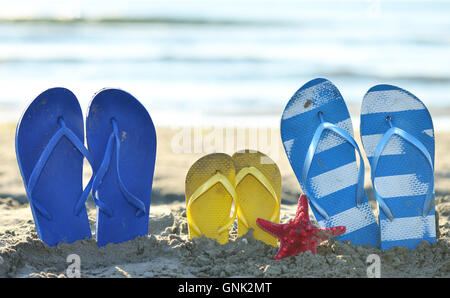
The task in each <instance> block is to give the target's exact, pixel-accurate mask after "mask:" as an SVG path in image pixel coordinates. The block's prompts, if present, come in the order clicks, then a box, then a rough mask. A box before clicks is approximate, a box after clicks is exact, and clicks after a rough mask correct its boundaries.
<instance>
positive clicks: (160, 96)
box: [0, 0, 450, 130]
mask: <svg viewBox="0 0 450 298" xmlns="http://www.w3.org/2000/svg"><path fill="white" fill-rule="evenodd" d="M0 7H1V8H0V122H9V121H17V120H18V119H19V117H20V114H21V112H22V110H23V109H24V108H26V106H27V104H28V103H29V102H30V101H31V100H33V99H34V98H35V97H36V96H37V95H38V94H39V93H41V92H42V91H44V90H46V89H48V88H51V87H57V86H58V87H66V88H69V89H70V90H72V91H73V92H74V93H75V95H76V96H77V97H78V99H79V101H80V104H81V106H82V109H83V110H84V112H86V110H87V107H88V104H89V101H90V99H91V98H92V96H93V95H94V94H95V92H97V91H99V90H100V89H102V88H105V87H114V88H121V89H124V90H126V91H128V92H130V93H131V94H133V95H134V96H135V97H136V98H138V99H139V100H140V101H141V102H142V103H143V104H144V105H145V107H146V108H147V109H148V111H149V112H150V114H151V116H152V118H153V120H154V122H155V124H156V125H161V126H184V125H202V126H214V125H225V126H265V127H277V126H278V125H279V121H280V117H281V112H282V111H283V109H284V106H285V105H286V103H287V101H288V100H289V99H290V97H291V96H292V95H293V94H294V93H295V91H296V90H297V89H298V88H300V87H301V86H302V85H303V84H304V83H306V82H307V81H309V80H311V79H313V78H316V77H325V78H328V79H330V80H331V81H332V82H333V83H335V84H336V86H337V87H338V88H339V89H340V91H341V93H342V95H343V97H344V98H345V100H346V102H347V103H348V106H349V109H350V111H351V113H352V116H353V119H354V120H355V123H354V126H355V128H357V127H358V124H357V121H358V113H359V108H360V104H361V101H362V98H363V96H364V94H365V92H366V91H367V90H368V89H369V88H370V87H372V86H373V85H375V84H379V83H388V84H393V85H397V86H399V87H402V88H405V89H407V90H409V91H411V92H412V93H414V94H415V95H417V96H418V97H419V98H420V99H421V100H422V101H423V102H424V103H425V104H426V105H427V106H428V108H429V109H430V111H431V113H432V115H433V118H434V120H435V128H436V129H444V130H450V2H449V1H400V0H397V1H392V0H361V1H358V0H346V1H339V0H328V1H325V0H311V1H300V0H299V1H294V0H273V1H267V0H260V1H256V0H240V1H238V0H226V1H225V0H213V1H212V0H209V1H207V0H196V1H187V0H185V1H182V0H163V1H143V0H141V1H139V0H128V1H114V0H109V1H105V0H96V1H88V0H85V1H61V0H59V1H49V0H47V1H46V0H29V1H26V0H14V1H13V0H11V1H9V0H8V1H5V0H0Z"/></svg>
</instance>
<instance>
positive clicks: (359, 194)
mask: <svg viewBox="0 0 450 298" xmlns="http://www.w3.org/2000/svg"><path fill="white" fill-rule="evenodd" d="M319 118H320V122H321V123H320V125H319V126H318V127H317V129H316V131H315V133H314V136H313V138H312V140H311V144H310V145H309V148H308V151H307V153H306V157H305V162H304V164H303V171H302V182H303V185H304V187H305V193H306V196H307V197H308V199H309V201H310V203H311V205H312V206H313V207H314V209H316V210H317V212H318V213H319V214H320V215H321V216H322V217H323V218H325V219H326V220H329V218H330V217H329V215H328V213H327V212H326V211H325V209H323V208H322V207H321V206H320V204H319V203H318V202H317V201H316V200H315V199H314V198H313V197H312V196H311V195H309V194H308V191H307V190H306V189H307V187H306V185H307V184H306V182H307V179H308V173H309V170H310V168H311V164H312V161H313V158H314V154H315V152H316V150H317V145H318V144H319V141H320V137H321V136H322V133H323V132H324V131H325V130H327V129H328V130H331V131H333V132H334V133H336V134H337V135H339V136H340V137H342V138H343V139H345V140H346V141H347V142H349V143H350V144H351V145H352V146H353V147H354V148H355V149H356V151H357V152H358V154H359V170H358V186H357V190H356V206H358V207H360V206H361V204H362V202H363V200H364V160H363V157H362V154H361V151H360V150H359V147H358V144H357V143H356V141H355V139H354V138H353V137H352V136H351V135H350V134H349V133H347V132H346V131H345V130H343V129H342V128H340V127H338V126H336V125H334V124H333V123H330V122H325V121H324V119H323V115H322V112H319Z"/></svg>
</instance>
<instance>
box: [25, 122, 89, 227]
mask: <svg viewBox="0 0 450 298" xmlns="http://www.w3.org/2000/svg"><path fill="white" fill-rule="evenodd" d="M58 123H59V125H60V126H61V128H60V129H59V130H58V131H57V132H56V133H55V134H54V135H53V136H52V137H51V139H50V141H49V142H48V144H47V146H46V147H45V149H44V151H43V152H42V153H41V155H40V156H39V159H38V161H37V162H36V165H35V166H34V168H33V171H32V172H31V175H30V178H29V180H28V184H27V187H26V191H27V195H28V198H29V199H30V202H32V204H33V206H34V208H35V209H36V210H37V211H38V212H39V213H40V214H41V215H42V216H43V217H45V218H46V219H47V220H52V216H51V214H50V213H49V212H48V211H47V209H46V208H45V207H44V206H42V205H41V204H40V203H39V202H36V201H34V200H33V197H32V193H33V190H34V187H35V186H36V184H37V182H38V180H39V177H40V175H41V173H42V170H43V169H44V167H45V164H46V163H47V161H48V158H49V157H50V155H51V154H52V152H53V150H54V149H55V147H56V145H57V144H58V143H59V141H60V139H61V138H62V137H64V136H65V137H66V138H67V139H68V140H69V141H70V142H71V143H72V144H73V145H74V146H75V148H77V149H78V151H79V152H80V153H81V154H82V155H83V156H84V157H85V158H86V159H87V160H88V161H89V162H91V158H90V154H89V152H88V151H87V150H86V148H85V147H84V144H83V143H82V142H81V141H80V140H79V139H78V137H77V136H76V135H75V134H74V133H73V131H72V130H70V129H69V128H68V127H67V126H66V124H65V123H64V120H63V119H62V118H59V119H58ZM91 182H92V178H91V181H89V183H88V185H87V186H86V188H85V189H84V190H83V193H82V194H81V197H80V199H79V200H78V202H77V204H76V205H75V209H74V213H75V215H77V216H78V215H79V213H80V211H81V210H82V207H83V204H84V203H85V202H86V199H87V197H88V195H89V193H90V191H91V186H92V183H91Z"/></svg>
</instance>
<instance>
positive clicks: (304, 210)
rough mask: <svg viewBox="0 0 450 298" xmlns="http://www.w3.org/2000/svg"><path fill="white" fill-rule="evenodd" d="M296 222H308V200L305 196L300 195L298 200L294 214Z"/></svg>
mask: <svg viewBox="0 0 450 298" xmlns="http://www.w3.org/2000/svg"><path fill="white" fill-rule="evenodd" d="M295 219H296V220H297V221H303V222H309V215H308V199H307V197H306V196H305V195H301V196H300V198H299V200H298V206H297V212H296V213H295Z"/></svg>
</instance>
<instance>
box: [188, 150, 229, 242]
mask: <svg viewBox="0 0 450 298" xmlns="http://www.w3.org/2000/svg"><path fill="white" fill-rule="evenodd" d="M217 173H220V174H222V175H224V176H225V177H226V178H227V179H228V181H230V183H231V185H232V186H233V187H234V184H235V167H234V163H233V159H232V158H231V157H230V156H229V155H227V154H223V153H213V154H208V155H206V156H204V157H202V158H200V159H199V160H197V161H196V162H195V163H194V164H193V165H192V166H191V168H190V169H189V171H188V173H187V174H186V182H185V190H186V191H185V193H186V207H187V206H188V203H189V199H190V198H191V196H192V195H193V194H194V192H195V191H196V190H197V189H199V188H200V187H201V186H202V185H204V184H205V182H207V181H208V180H209V179H210V178H211V177H213V176H214V175H215V174H217ZM232 205H233V198H232V196H231V194H230V193H229V192H228V191H227V189H226V188H225V187H224V186H223V185H221V184H220V183H217V184H215V185H214V186H212V187H211V188H209V189H208V190H207V191H206V192H204V193H203V194H202V195H201V196H200V197H198V198H197V199H196V200H195V201H194V202H193V203H192V205H191V216H192V218H193V219H194V220H195V224H196V225H197V226H198V228H199V229H200V230H201V233H202V234H199V233H197V232H196V231H195V229H194V228H193V226H192V223H191V222H189V220H188V227H189V237H190V238H191V239H192V238H196V237H201V236H203V235H205V236H206V237H207V238H211V239H216V240H217V241H218V242H219V243H220V244H225V243H227V242H228V238H229V234H228V229H226V230H224V231H223V232H222V233H219V232H218V230H219V229H220V228H221V227H223V226H224V225H226V223H227V221H228V220H229V218H230V213H231V210H232ZM235 208H236V206H235Z"/></svg>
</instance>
